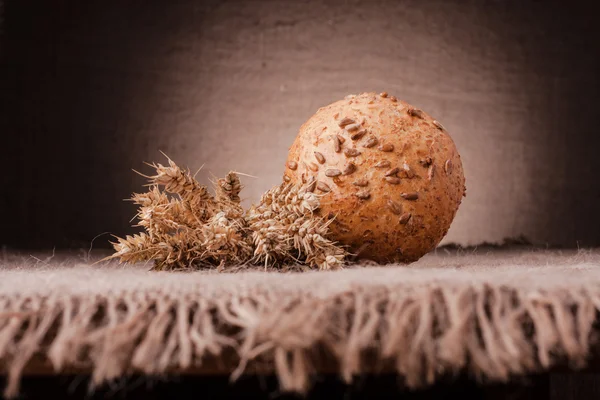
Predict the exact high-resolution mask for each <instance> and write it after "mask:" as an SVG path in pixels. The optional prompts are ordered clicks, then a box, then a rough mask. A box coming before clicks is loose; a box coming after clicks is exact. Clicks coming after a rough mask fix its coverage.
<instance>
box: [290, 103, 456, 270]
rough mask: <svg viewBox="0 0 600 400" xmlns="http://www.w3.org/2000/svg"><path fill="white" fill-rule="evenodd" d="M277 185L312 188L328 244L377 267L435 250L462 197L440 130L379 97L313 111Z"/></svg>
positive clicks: (450, 147) (452, 153)
mask: <svg viewBox="0 0 600 400" xmlns="http://www.w3.org/2000/svg"><path fill="white" fill-rule="evenodd" d="M284 180H285V181H287V182H292V183H296V184H301V183H304V184H306V183H311V182H312V185H311V186H312V187H313V188H314V191H315V193H318V194H321V195H322V198H321V208H320V210H319V213H320V215H321V216H322V217H324V218H329V219H332V220H333V221H332V223H331V225H330V228H331V232H332V238H333V239H334V240H337V241H338V242H339V243H341V244H343V245H346V246H348V248H349V250H350V251H351V252H353V253H354V254H357V255H358V257H359V258H364V259H370V260H374V261H377V262H380V263H389V262H404V263H407V262H412V261H415V260H417V259H419V258H420V257H422V256H423V255H424V254H426V253H427V252H429V251H430V250H432V249H433V248H435V246H436V245H437V244H438V243H439V242H440V240H442V238H443V237H444V235H446V233H447V232H448V228H449V227H450V223H451V222H452V220H453V218H454V216H455V214H456V211H457V210H458V206H459V205H460V202H461V200H462V197H463V195H464V194H465V178H464V175H463V167H462V163H461V160H460V156H459V154H458V151H457V149H456V146H455V145H454V142H453V141H452V139H451V138H450V136H449V135H448V133H447V132H446V130H445V129H444V127H443V126H442V125H441V124H440V123H439V122H437V121H436V120H434V119H433V118H431V117H430V116H429V115H428V114H426V113H425V112H423V111H422V110H419V109H417V108H415V107H413V106H411V105H410V104H408V103H406V102H404V101H401V100H398V99H396V98H395V97H394V96H388V95H387V94H386V93H381V94H375V93H363V94H360V95H350V96H347V97H346V98H345V99H344V100H340V101H338V102H335V103H333V104H331V105H328V106H326V107H322V108H320V109H319V110H318V111H317V113H316V114H315V115H313V116H312V117H311V118H310V119H309V120H308V121H307V122H306V123H305V124H304V125H302V127H301V128H300V131H299V132H298V136H297V137H296V140H295V141H294V143H293V145H292V147H291V148H290V151H289V155H288V159H287V163H286V169H285V173H284Z"/></svg>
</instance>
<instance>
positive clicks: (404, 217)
mask: <svg viewBox="0 0 600 400" xmlns="http://www.w3.org/2000/svg"><path fill="white" fill-rule="evenodd" d="M411 216H412V215H411V213H404V214H402V215H401V216H400V219H398V222H399V223H401V224H402V225H406V224H407V223H408V220H409V219H410V217H411Z"/></svg>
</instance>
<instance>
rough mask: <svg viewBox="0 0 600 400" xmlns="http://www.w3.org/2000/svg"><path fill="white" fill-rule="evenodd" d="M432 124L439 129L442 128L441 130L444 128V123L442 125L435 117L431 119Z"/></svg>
mask: <svg viewBox="0 0 600 400" xmlns="http://www.w3.org/2000/svg"><path fill="white" fill-rule="evenodd" d="M433 125H434V126H435V127H436V128H438V129H439V130H442V131H443V130H445V129H446V128H444V125H442V124H441V123H440V121H438V120H436V119H434V120H433Z"/></svg>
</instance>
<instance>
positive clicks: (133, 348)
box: [0, 248, 600, 396]
mask: <svg viewBox="0 0 600 400" xmlns="http://www.w3.org/2000/svg"><path fill="white" fill-rule="evenodd" d="M599 311H600V251H597V250H587V251H583V250H580V251H566V252H565V251H557V250H536V249H519V250H516V251H513V250H510V251H509V250H501V251H499V250H495V249H493V248H487V249H486V248H480V249H478V250H476V251H468V252H465V251H460V250H459V251H457V250H445V251H444V250H438V251H437V252H436V253H435V254H430V255H428V256H426V257H425V258H423V259H422V260H420V261H419V262H417V263H415V264H412V265H410V266H385V267H377V266H353V267H351V268H348V269H345V270H341V271H330V272H319V271H311V272H287V273H280V272H272V271H270V272H264V271H261V270H257V269H254V270H251V271H243V272H237V273H218V272H216V271H204V272H177V273H173V272H149V271H147V266H144V265H136V266H118V265H116V264H114V263H111V264H105V265H102V264H96V265H90V262H89V258H88V255H87V254H83V255H82V256H79V255H76V254H75V255H73V254H71V255H69V254H62V255H57V256H55V257H54V258H47V259H44V258H43V256H42V255H38V256H35V257H34V256H29V255H27V254H22V255H20V256H16V255H14V254H8V255H7V254H4V257H3V261H2V263H0V370H1V371H2V373H6V374H8V385H7V387H6V388H5V394H6V395H8V396H12V395H15V394H16V393H18V390H19V381H20V377H21V376H22V374H23V373H27V368H29V366H30V365H31V364H32V363H34V362H38V363H39V362H40V360H41V362H42V363H45V365H47V366H48V367H49V368H50V369H51V370H52V371H56V372H57V373H58V372H60V371H65V370H69V369H72V368H76V369H78V370H86V371H89V372H90V373H91V374H92V377H93V382H95V383H97V384H98V383H102V382H105V381H106V380H110V379H113V378H118V377H121V376H123V375H126V374H131V373H143V374H163V373H169V372H182V371H193V370H194V369H198V368H201V367H202V366H203V365H207V363H211V362H212V363H214V361H215V360H216V361H217V364H219V360H221V361H222V362H221V365H224V364H227V363H229V364H230V368H229V369H227V368H225V369H224V370H226V371H227V372H228V373H230V374H231V376H232V378H236V377H237V376H239V375H240V374H242V373H244V372H247V371H252V370H255V371H256V370H259V369H260V368H262V369H260V370H262V371H265V370H268V371H271V372H274V373H276V375H277V376H278V378H279V381H280V384H281V387H282V389H284V390H298V391H303V390H306V389H307V388H308V387H309V385H310V382H311V377H312V376H314V374H316V373H318V372H322V371H323V369H324V368H325V365H328V366H329V367H328V368H333V369H335V372H337V373H339V374H340V375H341V376H342V377H343V378H344V379H346V380H351V379H352V377H353V376H355V375H357V374H360V373H363V372H370V373H377V372H380V371H387V372H390V371H396V372H397V373H398V374H399V375H401V376H402V377H403V378H404V383H405V384H406V385H407V386H409V387H418V386H426V385H430V384H432V383H434V382H435V381H436V380H437V379H439V378H440V377H442V376H448V375H453V374H458V373H467V374H470V375H472V376H474V377H476V378H478V379H484V380H494V381H498V380H500V381H502V380H507V379H510V378H511V377H515V376H520V375H525V374H528V373H531V372H539V371H544V370H548V369H550V368H552V367H555V366H559V365H560V366H569V367H571V368H578V367H583V366H585V365H586V361H588V360H589V358H590V357H592V356H595V355H596V354H594V352H595V351H597V347H596V346H595V344H596V343H597V336H598V331H599V329H600V328H599V325H598V315H600V314H599ZM594 349H596V350H594ZM36 360H37V361H36ZM259 367H260V368H259ZM329 372H331V370H330V371H329Z"/></svg>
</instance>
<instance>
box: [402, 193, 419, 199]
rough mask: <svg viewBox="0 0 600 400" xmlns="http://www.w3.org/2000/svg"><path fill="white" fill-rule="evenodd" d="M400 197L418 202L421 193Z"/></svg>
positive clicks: (405, 194) (404, 194)
mask: <svg viewBox="0 0 600 400" xmlns="http://www.w3.org/2000/svg"><path fill="white" fill-rule="evenodd" d="M400 197H402V198H403V199H405V200H417V199H418V198H419V193H417V192H410V193H401V194H400Z"/></svg>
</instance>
